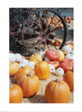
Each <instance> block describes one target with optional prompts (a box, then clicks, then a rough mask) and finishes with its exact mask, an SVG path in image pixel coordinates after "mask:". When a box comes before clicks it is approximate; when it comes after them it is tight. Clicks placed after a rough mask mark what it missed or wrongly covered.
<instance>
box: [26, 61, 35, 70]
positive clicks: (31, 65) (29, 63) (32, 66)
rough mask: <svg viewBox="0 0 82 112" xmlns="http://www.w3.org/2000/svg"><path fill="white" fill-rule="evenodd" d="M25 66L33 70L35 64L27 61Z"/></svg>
mask: <svg viewBox="0 0 82 112" xmlns="http://www.w3.org/2000/svg"><path fill="white" fill-rule="evenodd" d="M27 65H28V66H29V67H31V68H32V69H33V70H34V66H35V62H33V61H29V62H28V64H27Z"/></svg>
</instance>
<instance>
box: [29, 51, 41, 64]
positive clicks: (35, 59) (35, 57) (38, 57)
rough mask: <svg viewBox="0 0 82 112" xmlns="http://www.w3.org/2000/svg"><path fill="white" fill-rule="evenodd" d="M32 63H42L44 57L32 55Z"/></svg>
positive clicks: (36, 54)
mask: <svg viewBox="0 0 82 112" xmlns="http://www.w3.org/2000/svg"><path fill="white" fill-rule="evenodd" d="M30 61H34V62H35V63H38V62H41V61H42V56H41V55H40V54H39V53H35V54H33V55H31V57H30Z"/></svg>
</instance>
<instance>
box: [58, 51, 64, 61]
mask: <svg viewBox="0 0 82 112" xmlns="http://www.w3.org/2000/svg"><path fill="white" fill-rule="evenodd" d="M58 52H59V54H60V57H59V59H58V61H63V60H64V53H63V51H61V50H58Z"/></svg>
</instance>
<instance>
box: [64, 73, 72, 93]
mask: <svg viewBox="0 0 82 112" xmlns="http://www.w3.org/2000/svg"><path fill="white" fill-rule="evenodd" d="M64 81H65V82H66V83H67V84H68V85H69V87H70V90H71V91H73V90H74V86H73V85H74V76H73V72H72V71H67V72H66V73H65V74H64Z"/></svg>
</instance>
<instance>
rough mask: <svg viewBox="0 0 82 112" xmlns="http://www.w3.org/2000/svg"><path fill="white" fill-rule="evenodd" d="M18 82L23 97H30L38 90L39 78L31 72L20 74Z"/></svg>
mask: <svg viewBox="0 0 82 112" xmlns="http://www.w3.org/2000/svg"><path fill="white" fill-rule="evenodd" d="M18 84H19V85H20V87H21V88H22V90H23V95H24V96H25V97H32V96H33V95H35V94H36V93H37V92H38V90H39V87H40V82H39V78H38V77H37V76H36V75H33V74H31V73H29V74H24V75H23V76H21V77H20V78H19V80H18Z"/></svg>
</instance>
